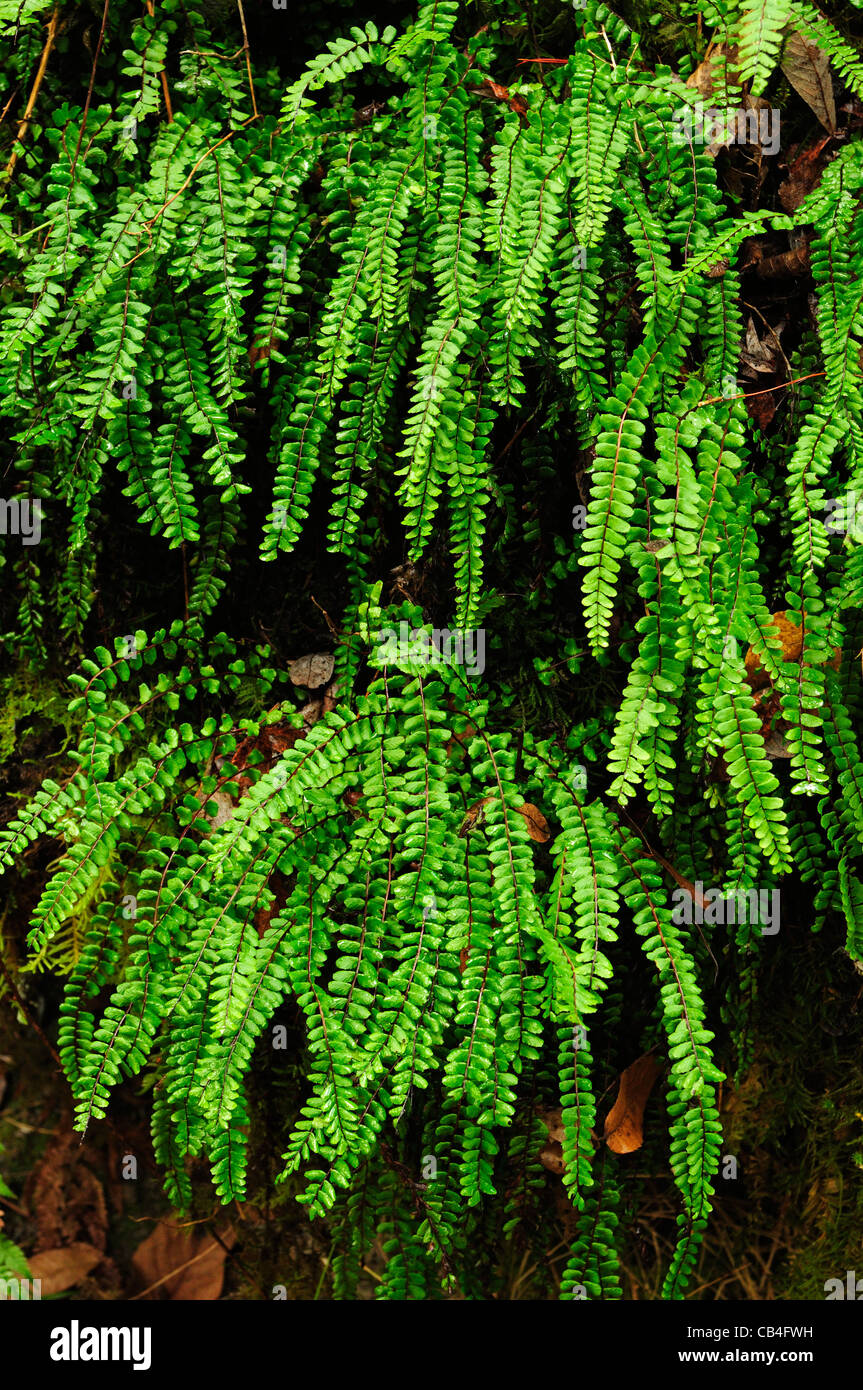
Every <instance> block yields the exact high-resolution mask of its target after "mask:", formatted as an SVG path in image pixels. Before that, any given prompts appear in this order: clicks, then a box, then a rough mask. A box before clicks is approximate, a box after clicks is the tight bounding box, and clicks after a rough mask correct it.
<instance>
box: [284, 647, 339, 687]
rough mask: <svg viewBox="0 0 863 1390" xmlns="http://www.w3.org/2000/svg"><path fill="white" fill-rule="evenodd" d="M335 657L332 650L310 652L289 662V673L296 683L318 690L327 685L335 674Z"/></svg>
mask: <svg viewBox="0 0 863 1390" xmlns="http://www.w3.org/2000/svg"><path fill="white" fill-rule="evenodd" d="M334 666H335V659H334V657H333V654H332V652H309V653H307V655H306V656H298V657H297V658H296V660H294V661H289V662H288V675H289V676H290V678H291V680H292V681H293V683H294V685H302V686H304V687H305V689H306V690H317V689H318V688H319V687H320V686H322V685H326V683H327V681H328V680H329V678H330V676H331V675H332V674H333V667H334Z"/></svg>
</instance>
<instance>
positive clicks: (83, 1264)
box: [27, 1240, 105, 1298]
mask: <svg viewBox="0 0 863 1390" xmlns="http://www.w3.org/2000/svg"><path fill="white" fill-rule="evenodd" d="M104 1258H105V1256H104V1255H103V1254H102V1251H101V1250H97V1249H96V1247H95V1245H88V1244H87V1242H86V1241H83V1240H78V1241H75V1243H74V1244H73V1245H64V1246H63V1247H62V1248H60V1249H57V1250H40V1251H39V1252H38V1253H37V1254H35V1255H32V1256H31V1257H30V1259H29V1260H28V1261H27V1263H28V1264H29V1266H30V1273H31V1274H32V1276H33V1278H34V1279H39V1280H41V1284H42V1288H41V1295H42V1297H43V1298H50V1297H51V1295H52V1294H55V1293H64V1292H65V1290H66V1289H73V1288H74V1287H75V1285H76V1284H80V1282H81V1280H82V1279H84V1278H85V1277H86V1276H87V1275H88V1274H89V1273H90V1270H91V1269H95V1267H96V1265H97V1264H100V1263H101V1261H102V1260H104Z"/></svg>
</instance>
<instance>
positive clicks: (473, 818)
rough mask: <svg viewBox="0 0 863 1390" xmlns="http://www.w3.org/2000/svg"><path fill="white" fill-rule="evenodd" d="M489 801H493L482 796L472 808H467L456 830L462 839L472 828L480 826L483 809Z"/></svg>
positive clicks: (488, 797)
mask: <svg viewBox="0 0 863 1390" xmlns="http://www.w3.org/2000/svg"><path fill="white" fill-rule="evenodd" d="M491 800H493V798H492V797H490V796H484V797H482V798H481V799H480V800H479V801H475V802H474V803H473V805H472V806H469V807H468V809H467V811H466V813H465V818H464V820H463V821H462V823H461V825H460V826H459V829H458V833H459V835H460V836H461V838H462V839H464V837H465V835H469V834H470V832H471V831H472V830H473V828H474V826H476V825H482V822H483V807H485V806H487V805H488V803H489V802H490V801H491Z"/></svg>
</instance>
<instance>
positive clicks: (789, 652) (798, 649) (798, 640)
mask: <svg viewBox="0 0 863 1390" xmlns="http://www.w3.org/2000/svg"><path fill="white" fill-rule="evenodd" d="M770 621H771V623H772V624H773V626H774V627H775V628H776V631H777V633H778V634H779V636H780V637H781V639H782V660H783V661H799V660H800V657H801V656H802V654H803V629H802V627H798V625H797V624H796V623H792V622H789V620H788V618H787V617H786V616H785V610H784V609H780V611H779V612H778V613H774V614H773V615H772V616H771V619H770ZM841 659H842V653H841V652H840V650H839V648H838V647H834V648H833V655H832V657H831V658H830V660H829V661H828V662H827V665H828V666H829V667H831V669H832V670H834V671H838V670H839V663H840V661H841ZM743 664H744V665H745V667H746V679H747V681H748V682H749V684H750V686H751V687H752V689H753V690H761V689H763V687H764V686H765V685H769V684H770V677H769V675H768V674H767V672H766V671H765V669H764V667H763V666H762V664H761V657H760V656H759V655H758V653H757V652H755V651H753V649H752V647H750V648H749V650H748V652H747V653H746V656H745V657H744V658H743Z"/></svg>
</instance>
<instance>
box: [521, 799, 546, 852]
mask: <svg viewBox="0 0 863 1390" xmlns="http://www.w3.org/2000/svg"><path fill="white" fill-rule="evenodd" d="M516 810H517V812H518V814H519V815H520V816H524V818H525V820H526V821H527V833H528V835H529V836H530V838H531V839H532V840H535V841H536V843H537V844H538V845H544V844H545V842H546V840H550V839H551V831H550V830H549V828H548V821H547V820H546V818H545V816H544V815H543V814H542V811H540V810H538V809H537V807H536V806H532V805H531V803H530V802H529V801H526V802H525V803H524V805H523V806H517V807H516Z"/></svg>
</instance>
